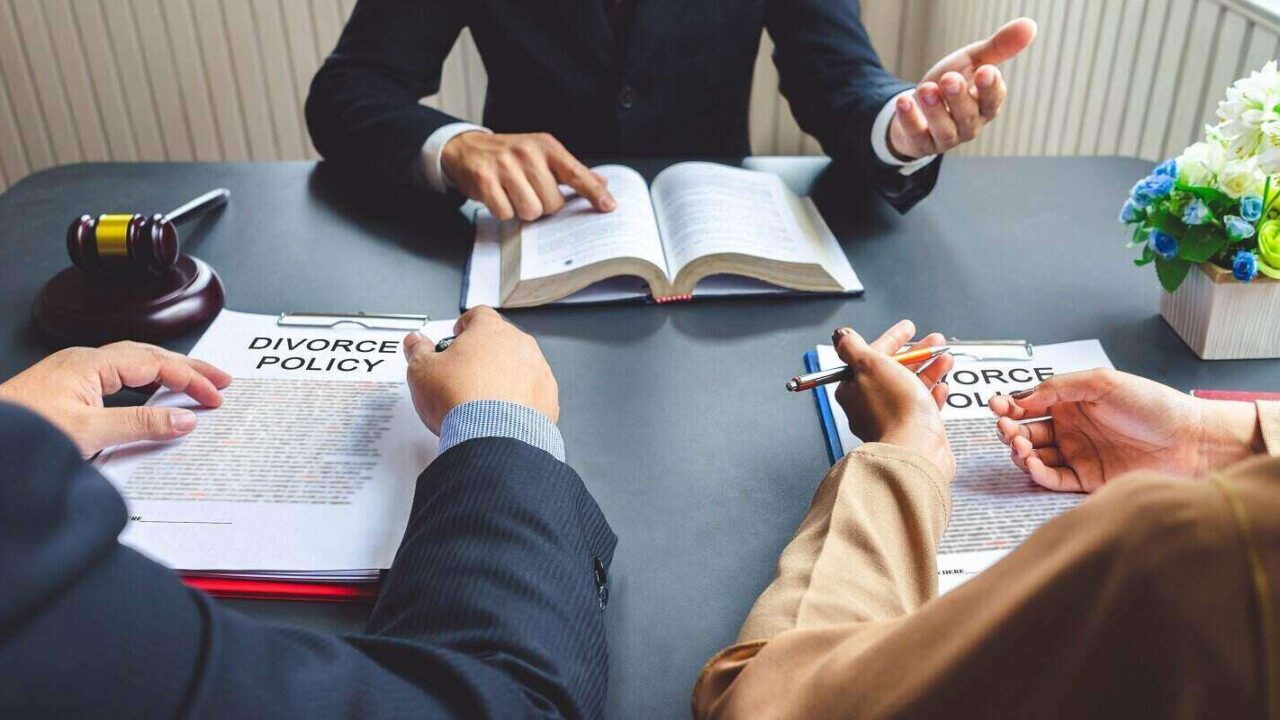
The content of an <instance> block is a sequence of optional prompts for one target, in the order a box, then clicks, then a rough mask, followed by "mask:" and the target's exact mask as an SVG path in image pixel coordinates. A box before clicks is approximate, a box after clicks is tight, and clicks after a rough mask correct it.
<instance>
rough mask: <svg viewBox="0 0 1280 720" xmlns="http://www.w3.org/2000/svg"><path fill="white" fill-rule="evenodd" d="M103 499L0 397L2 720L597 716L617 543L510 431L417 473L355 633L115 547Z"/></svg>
mask: <svg viewBox="0 0 1280 720" xmlns="http://www.w3.org/2000/svg"><path fill="white" fill-rule="evenodd" d="M126 517H127V516H126V512H125V505H124V503H123V502H122V501H121V498H120V496H119V495H118V494H117V493H116V491H115V490H114V488H112V486H111V485H110V484H109V483H108V482H107V481H106V480H105V479H104V478H103V477H102V476H101V475H99V474H98V473H97V472H96V471H95V470H94V469H93V468H92V467H90V466H88V465H86V464H85V463H83V462H82V461H81V460H80V457H79V454H78V453H77V452H76V450H75V447H74V446H73V445H72V444H71V443H70V441H69V440H67V438H65V437H63V436H62V435H61V434H60V433H58V432H57V431H56V430H54V429H53V428H52V427H51V426H50V425H48V424H47V423H45V422H44V421H43V420H40V419H39V418H37V417H35V416H34V415H32V414H30V413H28V412H26V411H24V410H20V409H18V408H15V407H13V406H9V405H5V404H3V403H0V578H3V583H0V585H2V586H3V588H4V590H3V592H0V715H9V714H12V715H15V716H24V717H25V716H33V717H40V716H52V715H57V716H59V717H81V716H84V717H174V716H194V717H257V718H272V717H308V718H347V717H362V718H383V717H387V718H391V717H426V718H464V717H465V718H506V717H521V718H525V717H548V718H555V717H569V718H579V717H595V716H599V715H600V714H601V712H602V708H603V704H604V691H605V680H606V666H605V645H604V643H605V639H604V627H603V619H602V608H601V607H600V599H601V597H603V595H602V593H600V592H599V590H598V589H597V587H596V585H595V581H594V579H593V578H594V574H595V573H594V569H593V566H594V564H595V560H596V558H599V559H600V561H601V563H602V568H607V564H608V562H609V560H610V558H611V555H612V551H613V547H614V542H615V539H614V536H613V533H612V532H611V531H610V529H609V527H608V524H607V523H606V522H605V519H604V517H603V515H602V514H601V513H600V510H599V508H598V507H597V506H596V504H595V502H594V501H593V500H592V499H591V496H590V494H589V493H588V492H587V490H586V488H585V486H584V485H583V484H582V481H581V479H580V478H579V477H578V476H577V475H576V474H575V473H574V472H573V470H571V469H570V468H569V467H568V466H567V465H565V464H563V463H561V462H559V461H558V460H556V459H555V458H553V457H552V456H551V455H549V454H547V453H546V452H544V451H542V450H539V449H536V448H534V447H532V446H530V445H528V444H526V443H523V442H520V441H518V440H514V439H509V438H501V439H499V438H477V439H473V440H469V441H467V442H463V443H461V444H459V445H457V446H455V447H453V448H452V449H450V450H449V451H447V452H446V453H444V454H443V455H442V456H441V457H440V458H438V459H437V461H436V462H435V463H433V464H432V465H431V467H429V468H428V469H427V470H426V471H425V472H424V473H423V474H422V476H421V477H420V478H419V479H418V489H417V497H416V498H415V501H414V507H413V512H412V517H411V520H410V523H409V526H408V528H407V531H406V535H405V539H404V542H403V544H402V546H401V549H400V552H399V555H398V557H397V558H396V561H395V563H394V566H393V568H392V569H391V571H390V573H389V576H388V579H387V582H386V586H385V590H384V592H383V594H382V597H381V598H380V599H379V601H378V604H377V605H376V606H375V609H374V612H373V616H372V619H371V622H370V625H369V628H368V630H367V632H366V633H363V634H361V635H357V636H353V637H347V638H339V637H336V636H333V635H329V634H325V633H319V632H314V631H310V630H305V629H302V628H291V627H287V626H279V625H270V624H264V623H259V622H255V621H254V620H252V619H250V618H247V617H245V616H243V615H240V614H239V613H236V612H233V611H230V610H228V609H226V608H225V607H223V606H221V605H219V604H217V603H215V602H213V601H211V600H210V599H209V598H208V596H206V595H204V594H203V593H199V592H196V591H193V590H190V589H188V588H186V587H184V586H183V585H182V584H181V582H179V580H178V578H177V576H176V575H174V573H173V572H172V571H170V570H168V569H166V568H164V567H161V566H160V565H157V564H156V563H154V562H152V561H150V560H148V559H147V558H145V557H143V556H142V555H140V554H138V553H137V552H134V551H133V550H131V549H129V548H127V547H124V546H122V545H120V544H119V542H118V541H117V539H116V538H117V535H119V533H120V531H121V529H122V528H123V527H124V525H125V521H126Z"/></svg>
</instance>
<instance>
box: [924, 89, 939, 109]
mask: <svg viewBox="0 0 1280 720" xmlns="http://www.w3.org/2000/svg"><path fill="white" fill-rule="evenodd" d="M920 99H921V100H923V101H924V104H925V105H928V106H929V107H933V106H934V105H937V104H938V101H939V100H940V99H941V98H939V97H938V91H937V89H936V88H925V89H924V90H921V91H920Z"/></svg>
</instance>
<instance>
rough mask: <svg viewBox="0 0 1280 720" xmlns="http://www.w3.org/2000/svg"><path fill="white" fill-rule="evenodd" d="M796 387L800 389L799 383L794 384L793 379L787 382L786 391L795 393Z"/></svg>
mask: <svg viewBox="0 0 1280 720" xmlns="http://www.w3.org/2000/svg"><path fill="white" fill-rule="evenodd" d="M798 387H800V383H798V382H796V381H795V379H794V378H792V379H791V380H788V381H787V389H788V390H790V391H791V392H795V391H796V388H798Z"/></svg>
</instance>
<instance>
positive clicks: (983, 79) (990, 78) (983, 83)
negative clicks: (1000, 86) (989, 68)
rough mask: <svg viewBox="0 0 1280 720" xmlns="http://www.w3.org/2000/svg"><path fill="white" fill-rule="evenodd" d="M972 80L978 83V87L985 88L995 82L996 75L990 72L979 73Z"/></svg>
mask: <svg viewBox="0 0 1280 720" xmlns="http://www.w3.org/2000/svg"><path fill="white" fill-rule="evenodd" d="M973 80H974V82H976V83H977V84H978V87H980V88H983V89H986V88H989V87H991V86H992V85H994V84H995V82H996V76H995V75H992V74H990V73H980V74H979V75H977V76H976V77H974V79H973Z"/></svg>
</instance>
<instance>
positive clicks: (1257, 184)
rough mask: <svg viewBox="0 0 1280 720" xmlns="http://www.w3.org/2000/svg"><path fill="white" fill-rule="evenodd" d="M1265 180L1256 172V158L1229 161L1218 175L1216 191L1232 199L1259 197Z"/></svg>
mask: <svg viewBox="0 0 1280 720" xmlns="http://www.w3.org/2000/svg"><path fill="white" fill-rule="evenodd" d="M1265 180H1266V178H1265V177H1264V176H1263V175H1262V173H1261V172H1259V170H1258V161H1257V159H1256V158H1245V159H1243V160H1236V159H1231V160H1228V161H1227V163H1226V165H1224V166H1223V168H1222V172H1220V173H1219V174H1218V189H1219V190H1221V191H1222V192H1224V193H1226V194H1227V195H1229V196H1230V197H1232V198H1240V197H1243V196H1245V195H1261V194H1262V184H1263V182H1265Z"/></svg>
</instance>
